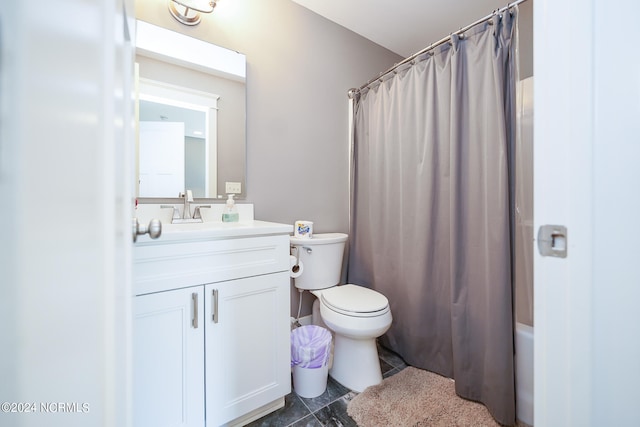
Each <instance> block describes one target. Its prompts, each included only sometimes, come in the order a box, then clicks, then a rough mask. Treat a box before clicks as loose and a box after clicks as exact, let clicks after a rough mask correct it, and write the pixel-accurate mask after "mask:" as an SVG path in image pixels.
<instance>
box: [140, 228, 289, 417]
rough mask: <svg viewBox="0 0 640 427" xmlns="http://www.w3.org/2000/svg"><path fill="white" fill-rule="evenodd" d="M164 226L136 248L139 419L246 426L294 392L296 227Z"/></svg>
mask: <svg viewBox="0 0 640 427" xmlns="http://www.w3.org/2000/svg"><path fill="white" fill-rule="evenodd" d="M291 231H292V226H290V225H285V224H277V223H269V222H263V221H253V220H250V221H242V222H239V223H222V222H217V223H215V222H214V223H207V222H204V223H202V224H180V225H174V224H165V225H163V230H162V236H161V237H160V238H159V239H157V240H151V239H149V238H148V237H147V236H143V237H142V238H140V239H139V240H138V242H137V243H136V244H135V245H134V249H133V258H134V262H133V277H134V285H133V288H134V293H135V296H134V298H133V301H134V302H133V361H134V362H133V389H134V394H133V414H134V426H151V425H152V426H163V425H171V426H189V427H192V426H194V427H195V426H208V427H215V426H221V425H243V424H246V423H247V422H250V421H251V420H254V419H257V418H259V417H261V416H264V415H265V414H267V413H269V412H272V411H273V410H275V409H278V408H280V407H282V406H283V405H284V396H285V395H286V394H288V393H289V392H290V391H291V377H290V372H291V371H290V338H289V334H290V320H289V304H290V303H289V292H290V278H289V234H290V233H291Z"/></svg>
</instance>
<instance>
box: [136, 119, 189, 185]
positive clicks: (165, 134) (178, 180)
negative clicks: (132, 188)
mask: <svg viewBox="0 0 640 427" xmlns="http://www.w3.org/2000/svg"><path fill="white" fill-rule="evenodd" d="M184 141H185V139H184V123H178V122H166V123H165V122H140V190H139V191H140V197H163V196H166V195H167V194H171V195H173V196H174V197H177V196H178V194H180V192H182V191H184V189H185V176H184V160H185V142H184Z"/></svg>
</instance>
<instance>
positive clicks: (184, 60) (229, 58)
mask: <svg viewBox="0 0 640 427" xmlns="http://www.w3.org/2000/svg"><path fill="white" fill-rule="evenodd" d="M136 25H137V28H136V54H137V55H141V56H144V57H148V58H152V59H155V60H159V61H162V62H166V63H169V64H173V65H178V66H180V67H184V68H187V69H191V70H196V71H200V72H204V73H207V74H211V75H214V76H217V77H223V78H226V79H230V80H233V81H237V82H242V83H246V56H245V55H244V54H242V53H239V52H235V51H232V50H229V49H226V48H223V47H220V46H217V45H214V44H211V43H209V42H206V41H203V40H199V39H195V38H193V37H189V36H186V35H184V34H181V33H177V32H175V31H171V30H168V29H166V28H163V27H159V26H156V25H153V24H150V23H148V22H144V21H140V20H136ZM136 78H138V76H136ZM146 80H148V79H146ZM245 96H246V92H245ZM245 126H246V102H245ZM244 135H245V137H244V141H242V143H243V144H245V145H244V148H243V150H244V152H245V159H244V174H243V181H242V191H241V192H240V193H238V194H236V195H235V198H236V199H237V200H239V199H244V198H246V128H245V132H244ZM136 156H137V153H136ZM137 163H138V162H137V160H136V173H137V168H138V165H137ZM216 173H217V171H216ZM216 181H217V180H216ZM225 197H226V195H218V194H217V191H216V192H215V196H212V197H207V198H199V199H198V200H201V201H204V202H206V201H211V200H224V198H225ZM138 200H139V202H141V203H164V202H168V203H171V202H172V201H173V200H175V199H174V198H172V197H166V198H165V197H162V198H149V197H138Z"/></svg>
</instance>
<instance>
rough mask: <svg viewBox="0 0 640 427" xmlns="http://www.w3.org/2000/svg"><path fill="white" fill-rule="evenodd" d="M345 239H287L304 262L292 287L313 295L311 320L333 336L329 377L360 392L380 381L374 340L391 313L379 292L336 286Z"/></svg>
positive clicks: (326, 236) (386, 325) (331, 235)
mask: <svg viewBox="0 0 640 427" xmlns="http://www.w3.org/2000/svg"><path fill="white" fill-rule="evenodd" d="M347 238H348V235H347V234H344V233H325V234H317V233H316V234H313V237H311V238H309V237H291V238H290V239H291V254H292V255H294V256H296V257H298V260H299V263H300V265H301V266H302V274H300V276H298V277H296V278H295V279H294V285H295V286H296V288H298V289H299V290H308V291H310V292H311V293H312V294H313V295H315V296H316V298H317V299H316V301H315V302H314V313H317V312H318V311H319V314H320V319H317V318H316V317H317V315H316V316H314V323H315V324H319V325H320V326H325V327H327V328H328V329H329V330H331V331H332V332H333V335H334V354H333V365H332V367H331V369H330V370H329V375H330V376H331V377H332V378H333V379H335V380H336V381H338V382H339V383H340V384H342V385H343V386H345V387H348V388H350V389H351V390H354V391H357V392H361V391H363V390H364V389H365V388H367V387H369V386H371V385H375V384H379V383H380V382H381V381H382V372H381V371H380V361H379V359H378V349H377V347H376V338H378V337H379V336H381V335H382V334H384V333H385V332H386V331H387V330H388V329H389V327H390V326H391V321H392V317H391V309H390V308H389V301H388V300H387V298H386V297H385V296H384V295H382V294H381V293H379V292H376V291H374V290H372V289H369V288H365V287H363V286H358V285H355V284H346V285H338V284H339V283H340V274H341V271H342V258H343V254H344V247H345V242H346V241H347ZM318 307H319V309H318Z"/></svg>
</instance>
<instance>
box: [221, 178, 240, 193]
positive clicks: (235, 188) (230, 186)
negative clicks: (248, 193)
mask: <svg viewBox="0 0 640 427" xmlns="http://www.w3.org/2000/svg"><path fill="white" fill-rule="evenodd" d="M225 193H227V194H231V193H233V194H240V193H242V183H241V182H231V181H227V182H225Z"/></svg>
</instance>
